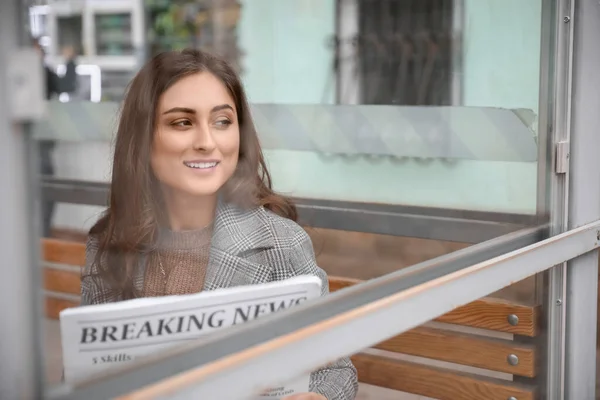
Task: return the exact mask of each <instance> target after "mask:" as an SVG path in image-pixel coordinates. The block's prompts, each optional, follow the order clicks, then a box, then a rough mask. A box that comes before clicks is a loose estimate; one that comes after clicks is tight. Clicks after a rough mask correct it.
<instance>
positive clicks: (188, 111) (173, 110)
mask: <svg viewBox="0 0 600 400" xmlns="http://www.w3.org/2000/svg"><path fill="white" fill-rule="evenodd" d="M221 110H231V111H234V109H233V107H232V106H231V105H229V104H220V105H218V106H214V107H213V108H212V109H211V110H210V112H211V113H215V112H217V111H221ZM172 113H185V114H196V110H194V109H192V108H187V107H173V108H170V109H168V110H167V111H165V112H163V115H164V114H172Z"/></svg>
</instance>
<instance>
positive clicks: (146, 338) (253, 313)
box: [60, 276, 322, 400]
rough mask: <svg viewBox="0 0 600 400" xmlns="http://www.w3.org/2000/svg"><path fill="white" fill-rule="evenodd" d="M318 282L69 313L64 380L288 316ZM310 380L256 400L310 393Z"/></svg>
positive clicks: (63, 323)
mask: <svg viewBox="0 0 600 400" xmlns="http://www.w3.org/2000/svg"><path fill="white" fill-rule="evenodd" d="M321 285H322V282H321V280H320V279H319V278H318V277H316V276H298V277H294V278H290V279H287V280H283V281H276V282H269V283H265V284H259V285H250V286H239V287H232V288H226V289H217V290H213V291H206V292H200V293H197V294H191V295H181V296H165V297H150V298H141V299H134V300H128V301H123V302H118V303H109V304H101V305H92V306H82V307H76V308H69V309H66V310H64V311H62V312H61V313H60V328H61V339H62V349H63V363H64V378H65V381H66V382H67V383H77V382H80V381H82V380H85V379H87V378H89V377H91V376H92V375H93V374H96V373H98V372H102V371H106V370H108V369H110V368H111V367H114V366H116V365H123V364H125V363H131V362H133V361H135V360H136V358H138V357H142V356H146V355H150V354H154V353H156V352H159V351H161V350H165V349H167V348H170V347H174V346H177V345H178V344H181V343H182V342H184V341H188V340H194V339H198V338H201V337H203V336H205V335H208V334H210V333H211V332H212V333H214V332H216V331H218V330H220V329H223V328H226V327H229V326H232V325H238V324H242V323H244V322H246V321H250V320H253V319H256V318H260V317H261V316H263V315H267V314H270V313H273V312H277V311H281V310H286V309H289V308H291V307H294V306H296V305H298V304H301V303H303V302H305V301H308V300H311V299H314V298H317V297H319V296H320V293H321ZM309 378H310V375H307V376H303V377H301V378H298V379H296V380H294V381H293V382H286V383H285V385H277V386H278V387H277V388H274V389H272V390H269V391H267V392H265V393H263V394H262V395H257V397H255V398H257V399H271V400H277V399H279V398H281V397H285V396H289V395H292V394H294V393H302V392H308V384H309Z"/></svg>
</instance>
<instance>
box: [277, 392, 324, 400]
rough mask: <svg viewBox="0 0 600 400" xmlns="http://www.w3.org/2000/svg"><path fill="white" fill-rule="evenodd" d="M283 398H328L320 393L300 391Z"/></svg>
mask: <svg viewBox="0 0 600 400" xmlns="http://www.w3.org/2000/svg"><path fill="white" fill-rule="evenodd" d="M281 400H327V399H326V398H325V396H323V395H321V394H318V393H298V394H294V395H291V396H288V397H284V398H282V399H281Z"/></svg>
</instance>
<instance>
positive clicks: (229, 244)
mask: <svg viewBox="0 0 600 400" xmlns="http://www.w3.org/2000/svg"><path fill="white" fill-rule="evenodd" d="M274 245H275V235H274V234H273V230H272V228H271V225H270V224H269V216H268V214H267V211H266V210H265V209H264V208H263V207H255V208H251V209H242V208H240V207H238V206H235V205H233V204H231V203H225V202H223V201H220V202H219V204H218V206H217V212H216V215H215V225H214V232H213V239H212V246H213V248H215V249H218V250H221V251H224V252H226V253H229V254H231V255H233V256H239V255H241V254H242V253H244V252H246V251H250V250H256V249H264V248H271V247H273V246H274Z"/></svg>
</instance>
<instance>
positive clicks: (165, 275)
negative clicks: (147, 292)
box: [156, 251, 167, 294]
mask: <svg viewBox="0 0 600 400" xmlns="http://www.w3.org/2000/svg"><path fill="white" fill-rule="evenodd" d="M156 255H157V256H158V267H159V268H160V274H161V275H162V278H163V292H164V294H167V273H166V272H165V267H164V266H163V263H162V259H161V257H160V252H159V251H157V252H156Z"/></svg>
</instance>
